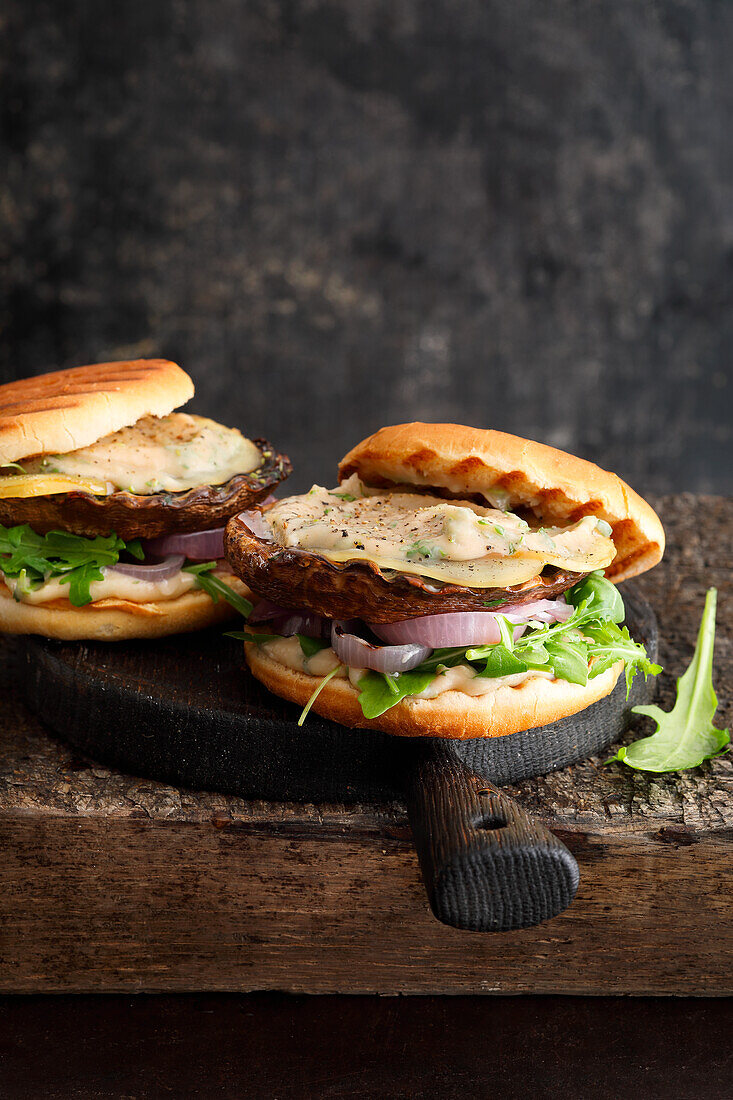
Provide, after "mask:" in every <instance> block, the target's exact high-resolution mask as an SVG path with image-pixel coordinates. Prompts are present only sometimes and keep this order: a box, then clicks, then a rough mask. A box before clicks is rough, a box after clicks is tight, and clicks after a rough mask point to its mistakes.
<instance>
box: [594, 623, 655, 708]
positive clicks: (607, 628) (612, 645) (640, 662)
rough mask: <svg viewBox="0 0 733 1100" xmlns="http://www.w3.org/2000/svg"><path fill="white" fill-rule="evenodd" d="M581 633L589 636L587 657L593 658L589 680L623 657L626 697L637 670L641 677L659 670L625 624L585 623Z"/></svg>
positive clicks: (653, 674)
mask: <svg viewBox="0 0 733 1100" xmlns="http://www.w3.org/2000/svg"><path fill="white" fill-rule="evenodd" d="M583 634H584V635H585V636H586V637H587V638H589V639H590V644H589V645H588V657H589V658H591V657H593V658H595V660H594V661H593V667H592V669H591V670H590V678H591V680H594V679H595V677H596V676H600V675H601V673H602V672H605V671H606V669H609V668H611V666H612V665H614V664H615V663H616V661H618V660H622V661H623V662H624V672H625V675H626V698H627V699H628V697H629V692H630V691H631V685H632V683H633V681H634V676H635V675H636V673H637V671H641V672H643V673H644V679H646V678H647V676H656V675H657V673H659V672H661V671H662V666H661V665H655V664H652V662H651V661H650V660H649V658H648V657H647V655H646V650H645V649H644V646H643V645H641V643H640V642H635V641H634V639H633V638H632V637H631V635H630V634H629V628H628V627H627V626H623V627H619V626H617V625H616V623H613V622H606V623H588V624H587V625H586V626H584V627H583Z"/></svg>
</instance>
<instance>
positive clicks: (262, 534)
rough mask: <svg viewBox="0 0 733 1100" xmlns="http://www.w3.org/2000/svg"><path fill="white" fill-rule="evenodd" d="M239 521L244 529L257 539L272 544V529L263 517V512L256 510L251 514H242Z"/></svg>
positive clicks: (238, 517) (238, 518)
mask: <svg viewBox="0 0 733 1100" xmlns="http://www.w3.org/2000/svg"><path fill="white" fill-rule="evenodd" d="M237 520H238V521H239V522H240V523H241V524H242V526H243V527H246V528H247V530H248V531H249V532H250V534H252V535H254V536H255V538H258V539H265V540H266V541H267V542H272V528H271V527H270V524H269V523H268V522H267V520H266V519H265V517H264V516H263V515H262V512H259V511H256V510H254V509H253V510H252V511H251V512H240V513H239V515H238V516H237Z"/></svg>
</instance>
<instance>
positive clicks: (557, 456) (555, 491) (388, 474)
mask: <svg viewBox="0 0 733 1100" xmlns="http://www.w3.org/2000/svg"><path fill="white" fill-rule="evenodd" d="M353 473H356V474H358V475H359V477H360V478H361V480H362V481H364V482H365V483H366V484H368V485H384V486H389V485H405V484H407V485H420V486H430V487H434V488H440V489H445V490H447V491H448V492H449V493H451V494H454V495H456V496H461V495H465V496H473V495H475V494H481V495H484V496H487V497H492V496H493V497H495V498H496V497H497V496H498V497H499V498H500V499H506V507H507V508H510V509H516V508H517V507H525V508H529V509H531V510H532V511H533V512H534V513H536V514H537V515H538V516H540V517H541V518H542V519H543V521H544V522H545V523H546V524H548V525H558V526H559V525H561V524H570V523H575V522H576V521H577V520H579V519H582V517H583V516H587V515H594V516H598V518H599V519H604V520H605V521H606V522H607V523H609V524H610V525H611V528H612V531H613V536H612V537H613V541H614V544H615V546H616V557H615V559H614V561H613V562H612V563H611V565H610V566H609V567H608V568H607V569H606V574H607V576H609V577H610V578H611V579H612V580H614V581H622V580H625V579H626V578H627V577H633V576H636V574H637V573H643V572H644V571H645V570H646V569H650V568H651V567H652V566H653V565H656V564H657V562H658V561H659V560H660V559H661V557H662V554H663V553H664V529H663V528H662V524H661V523H660V521H659V517H658V516H657V514H656V512H655V511H654V510H653V509H652V508H651V507H650V506H649V505H648V504H647V503H646V501H645V500H642V498H641V497H640V496H639V495H638V493H635V492H634V490H633V489H631V488H629V486H628V485H626V484H625V482H623V481H622V480H621V478H619V477H617V476H616V474H611V473H609V472H608V471H607V470H602V469H601V468H600V467H599V466H596V465H594V463H592V462H587V461H586V460H585V459H582V458H575V456H574V455H569V454H566V453H565V451H558V450H556V449H555V448H554V447H548V446H546V445H545V444H544V443H534V442H532V441H531V440H529V439H522V438H520V437H519V436H516V435H507V434H506V433H505V432H496V431H492V430H489V429H483V428H467V427H465V426H464V425H462V424H421V423H415V424H396V425H394V426H393V427H390V428H380V430H379V431H378V432H375V433H374V435H371V436H369V438H368V439H365V440H363V441H362V442H361V443H358V444H357V445H356V447H354V448H353V449H352V450H351V451H349V453H348V454H347V455H346V456H345V457H344V458H343V459H342V460H341V463H340V465H339V480H340V481H343V480H344V479H345V478H347V477H349V476H350V475H351V474H353Z"/></svg>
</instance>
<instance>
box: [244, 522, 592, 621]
mask: <svg viewBox="0 0 733 1100" xmlns="http://www.w3.org/2000/svg"><path fill="white" fill-rule="evenodd" d="M252 511H254V512H260V513H262V514H263V515H264V512H265V511H266V510H265V509H262V508H255V509H252ZM224 552H225V554H226V557H227V560H228V562H229V564H230V566H231V567H232V569H233V570H234V572H235V573H236V574H237V576H239V577H241V578H242V580H243V581H245V582H246V583H247V584H248V585H249V587H250V588H251V589H252V591H253V592H255V593H256V594H257V595H258V596H260V597H264V598H265V599H268V600H271V601H272V602H273V603H276V604H279V605H280V606H281V607H287V608H293V609H297V610H299V611H302V610H307V611H314V612H315V613H316V614H318V615H323V616H324V617H325V618H329V619H363V620H364V621H366V622H370V623H396V622H401V621H402V620H403V619H416V618H419V617H420V616H421V615H438V614H442V613H443V612H446V611H486V610H488V607H487V604H491V603H497V602H501V603H506V604H510V605H512V606H515V605H517V606H518V605H520V604H523V603H529V601H530V600H538V599H551V598H552V597H553V596H557V595H559V594H560V593H561V592H564V591H565V590H566V589H568V588H570V587H572V585H574V584H577V582H578V581H580V580H582V579H583V577H587V576H588V574H587V573H572V572H570V571H569V570H564V569H556V568H555V567H553V566H547V567H545V569H544V570H543V572H542V574H541V575H540V576H538V577H533V578H531V579H530V580H528V581H524V582H523V583H522V584H515V585H512V586H511V587H509V588H465V587H463V586H462V585H458V584H445V583H442V582H440V581H436V580H431V579H428V578H425V577H417V576H412V575H410V574H408V573H396V572H391V571H390V572H385V573H383V572H382V571H381V570H380V569H379V568H378V566H376V565H374V564H373V563H372V562H368V561H354V562H346V563H340V564H337V563H335V562H331V561H328V560H327V559H326V558H324V557H323V556H322V555H321V554H316V553H313V552H312V551H310V550H297V549H293V548H290V547H285V546H280V545H279V544H278V543H276V542H273V541H269V540H267V539H265V538H263V537H260V536H259V535H257V534H255V533H254V532H253V531H251V530H250V528H249V527H247V526H246V525H245V522H244V521H243V520H242V519H241V518H240V517H239V516H234V517H233V518H232V519H231V520H230V521H229V523H228V524H227V527H226V531H225V534H224Z"/></svg>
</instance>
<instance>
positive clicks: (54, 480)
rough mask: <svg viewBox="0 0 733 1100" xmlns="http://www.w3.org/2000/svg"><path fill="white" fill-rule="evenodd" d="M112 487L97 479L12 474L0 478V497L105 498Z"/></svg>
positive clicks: (56, 475)
mask: <svg viewBox="0 0 733 1100" xmlns="http://www.w3.org/2000/svg"><path fill="white" fill-rule="evenodd" d="M112 490H113V487H112V486H111V485H110V484H109V483H108V482H105V481H100V480H99V479H98V478H90V477H74V476H73V475H71V474H12V475H10V476H3V477H0V497H50V496H53V495H54V494H55V493H71V492H74V491H76V492H77V493H79V492H81V493H91V494H92V495H93V496H95V497H103V496H106V495H107V493H110V492H112Z"/></svg>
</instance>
